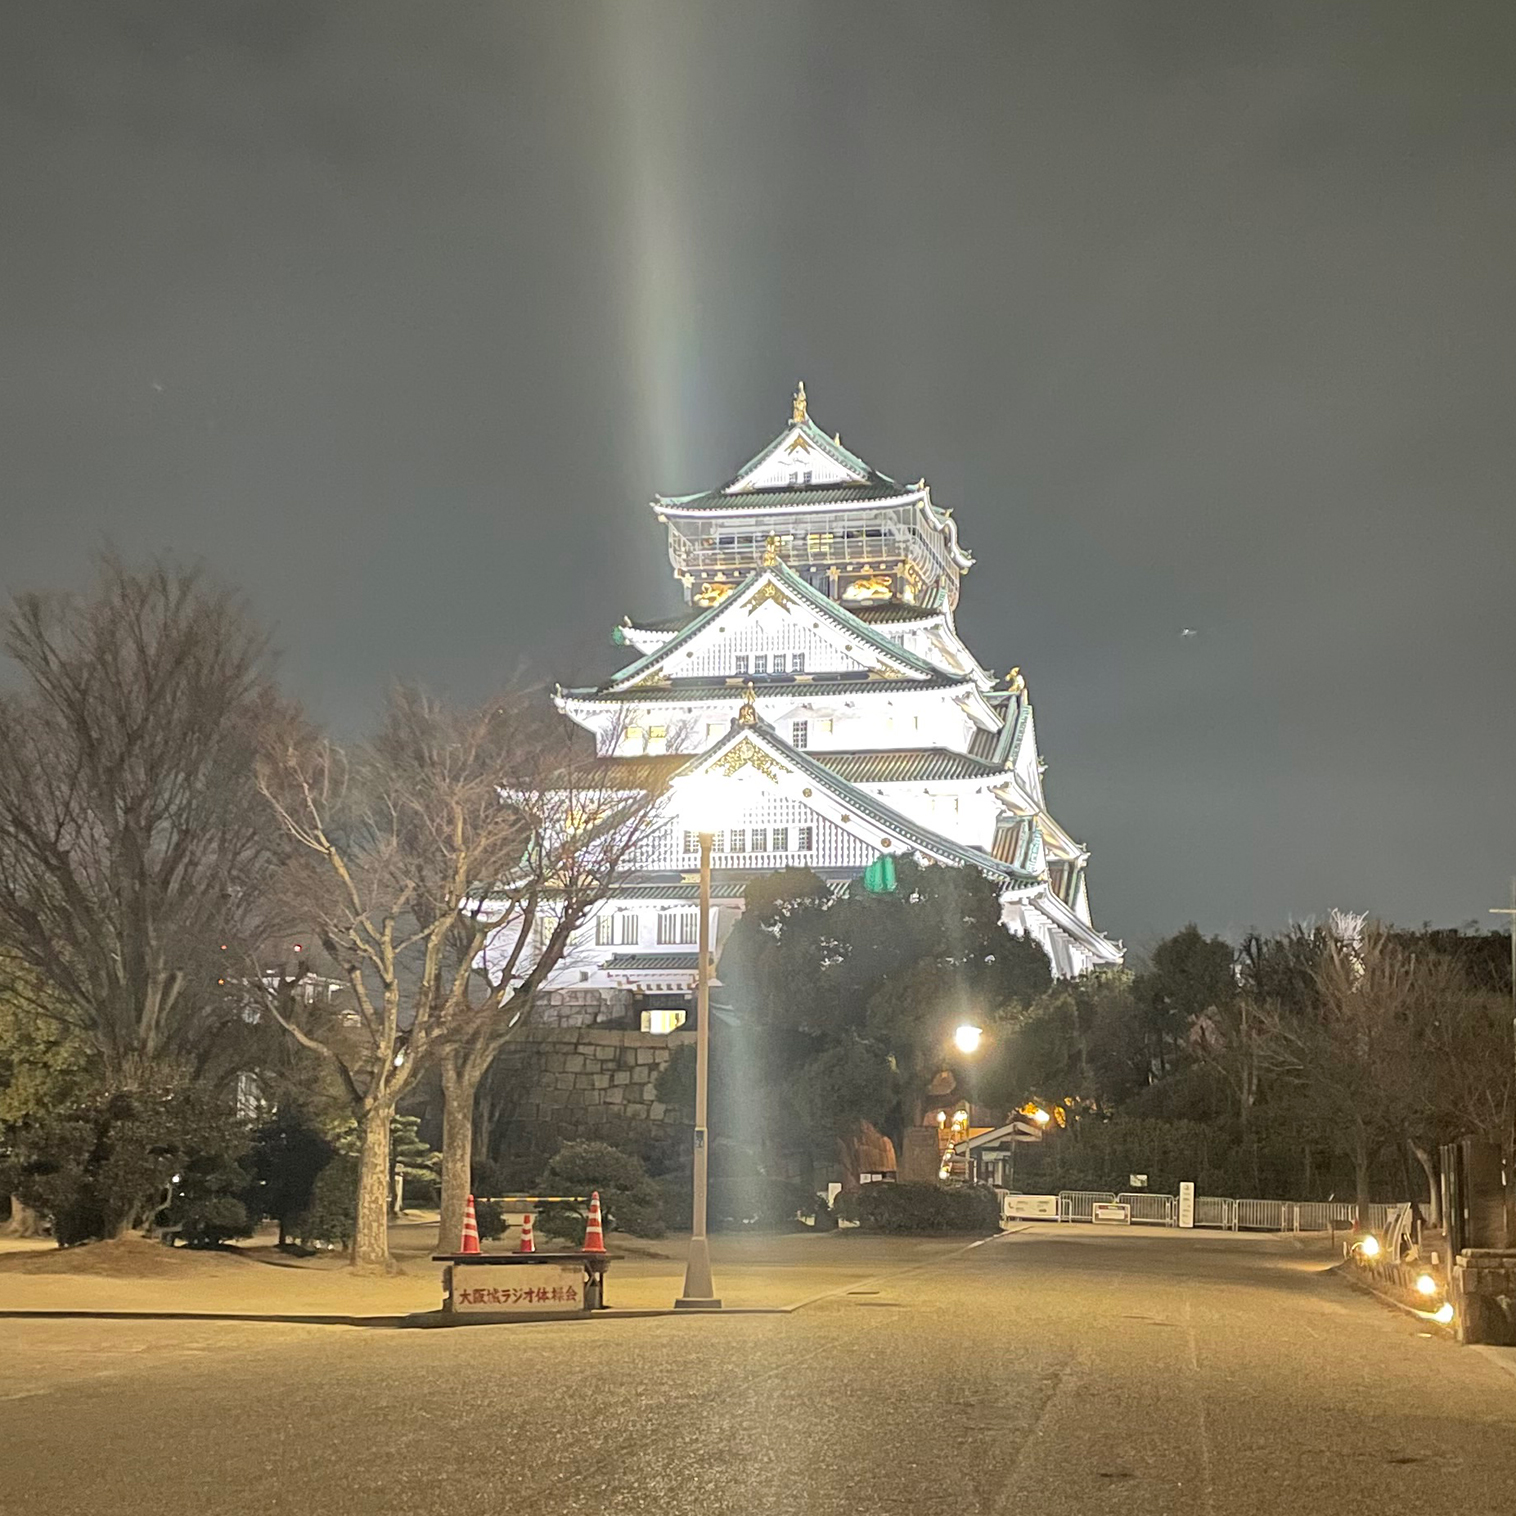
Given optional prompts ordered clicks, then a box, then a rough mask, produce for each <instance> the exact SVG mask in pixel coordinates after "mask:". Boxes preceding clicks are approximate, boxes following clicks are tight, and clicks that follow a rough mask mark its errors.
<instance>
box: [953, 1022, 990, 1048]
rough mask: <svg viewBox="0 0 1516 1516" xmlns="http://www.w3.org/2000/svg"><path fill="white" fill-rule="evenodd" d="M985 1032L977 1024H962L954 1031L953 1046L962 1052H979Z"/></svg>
mask: <svg viewBox="0 0 1516 1516" xmlns="http://www.w3.org/2000/svg"><path fill="white" fill-rule="evenodd" d="M983 1036H984V1033H983V1032H982V1031H981V1030H980V1029H979V1028H978V1027H977V1026H967V1025H964V1026H961V1027H959V1028H958V1030H957V1031H956V1032H954V1033H953V1046H954V1047H955V1048H957V1049H958V1051H959V1052H960V1053H977V1052H978V1051H979V1040H980V1038H981V1037H983Z"/></svg>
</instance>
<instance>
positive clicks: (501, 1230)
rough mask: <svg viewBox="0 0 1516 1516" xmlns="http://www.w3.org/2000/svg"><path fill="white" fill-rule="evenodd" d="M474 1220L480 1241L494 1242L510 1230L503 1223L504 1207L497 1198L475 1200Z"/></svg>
mask: <svg viewBox="0 0 1516 1516" xmlns="http://www.w3.org/2000/svg"><path fill="white" fill-rule="evenodd" d="M474 1220H475V1222H477V1223H478V1226H479V1240H480V1241H481V1242H494V1241H496V1240H497V1239H498V1238H501V1237H504V1236H505V1234H506V1232H507V1231H509V1230H510V1229H509V1228H508V1227H507V1226H506V1224H505V1208H504V1207H503V1206H502V1205H501V1204H500V1202H499V1201H498V1200H475V1201H474Z"/></svg>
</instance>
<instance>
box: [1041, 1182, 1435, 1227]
mask: <svg viewBox="0 0 1516 1516" xmlns="http://www.w3.org/2000/svg"><path fill="white" fill-rule="evenodd" d="M1112 1201H1114V1202H1116V1203H1118V1204H1120V1205H1124V1206H1129V1207H1130V1208H1131V1214H1132V1220H1133V1222H1145V1223H1146V1224H1148V1225H1149V1226H1170V1227H1177V1226H1178V1225H1179V1199H1178V1197H1177V1196H1175V1195H1155V1194H1153V1193H1152V1192H1151V1191H1148V1190H1130V1191H1127V1192H1125V1193H1123V1194H1120V1195H1113V1194H1110V1193H1109V1192H1108V1191H1105V1190H1062V1191H1060V1192H1059V1195H1058V1219H1059V1220H1060V1221H1089V1220H1091V1218H1092V1216H1093V1214H1094V1208H1095V1205H1096V1203H1097V1202H1105V1203H1109V1202H1112ZM1408 1211H1409V1207H1408V1206H1407V1204H1406V1203H1405V1202H1404V1201H1396V1202H1394V1203H1392V1204H1383V1203H1376V1204H1374V1205H1371V1206H1369V1207H1368V1208H1367V1215H1366V1216H1365V1217H1364V1220H1365V1221H1366V1222H1367V1223H1368V1226H1369V1227H1370V1229H1371V1230H1373V1231H1375V1232H1379V1233H1382V1234H1388V1233H1389V1232H1390V1231H1391V1230H1392V1229H1393V1228H1396V1227H1403V1226H1404V1217H1405V1214H1406V1213H1407V1212H1408ZM1357 1224H1358V1207H1357V1206H1356V1205H1355V1204H1353V1202H1351V1201H1346V1200H1233V1199H1230V1198H1229V1197H1226V1196H1222V1195H1197V1196H1196V1197H1195V1225H1196V1226H1197V1227H1204V1228H1207V1229H1211V1230H1217V1231H1224V1232H1332V1231H1343V1230H1347V1229H1350V1228H1352V1227H1354V1226H1356V1225H1357Z"/></svg>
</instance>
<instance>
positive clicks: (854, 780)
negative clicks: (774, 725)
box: [811, 747, 1005, 784]
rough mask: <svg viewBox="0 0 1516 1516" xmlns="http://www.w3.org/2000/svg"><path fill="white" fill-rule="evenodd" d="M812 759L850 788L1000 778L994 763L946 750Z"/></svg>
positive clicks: (874, 752) (818, 755) (826, 754)
mask: <svg viewBox="0 0 1516 1516" xmlns="http://www.w3.org/2000/svg"><path fill="white" fill-rule="evenodd" d="M811 757H812V758H814V759H815V760H816V762H817V763H819V764H822V765H823V766H824V767H826V768H828V769H830V770H831V771H832V773H834V774H836V775H837V777H838V778H839V779H846V780H847V782H848V783H849V784H890V783H898V782H900V781H902V780H907V781H910V780H914V781H924V782H934V781H937V780H943V779H980V778H983V777H985V776H995V775H1003V774H1004V772H1005V771H1004V770H1003V769H998V768H996V767H995V765H994V764H993V763H986V762H984V761H983V760H982V759H979V758H974V757H970V756H969V755H968V754H965V753H955V752H953V751H952V750H951V749H949V748H940V747H926V748H895V749H889V748H883V749H877V750H860V751H853V752H836V753H829V752H826V751H823V750H819V749H818V750H814V751H812V752H811Z"/></svg>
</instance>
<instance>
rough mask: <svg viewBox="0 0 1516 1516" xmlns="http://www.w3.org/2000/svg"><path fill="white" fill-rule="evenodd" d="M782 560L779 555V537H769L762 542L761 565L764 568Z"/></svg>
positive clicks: (768, 567) (771, 566)
mask: <svg viewBox="0 0 1516 1516" xmlns="http://www.w3.org/2000/svg"><path fill="white" fill-rule="evenodd" d="M782 561H783V560H782V559H781V558H780V556H779V538H778V537H770V538H769V539H768V541H767V542H765V543H764V544H763V566H764V568H766V569H771V568H773V567H774V565H775V564H776V563H780V562H782Z"/></svg>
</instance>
